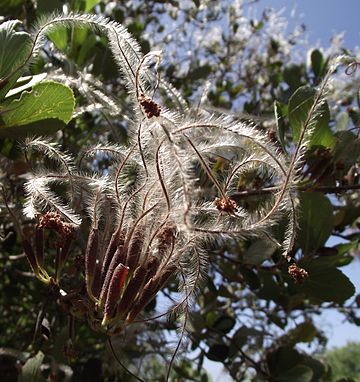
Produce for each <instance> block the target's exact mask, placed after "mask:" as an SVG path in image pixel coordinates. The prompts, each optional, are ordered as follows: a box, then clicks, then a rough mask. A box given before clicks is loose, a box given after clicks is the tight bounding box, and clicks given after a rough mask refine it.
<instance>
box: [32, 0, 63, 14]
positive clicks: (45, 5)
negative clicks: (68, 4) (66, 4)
mask: <svg viewBox="0 0 360 382" xmlns="http://www.w3.org/2000/svg"><path fill="white" fill-rule="evenodd" d="M62 6H63V4H62V1H61V0H37V2H36V10H37V12H39V13H51V12H54V11H61V10H62Z"/></svg>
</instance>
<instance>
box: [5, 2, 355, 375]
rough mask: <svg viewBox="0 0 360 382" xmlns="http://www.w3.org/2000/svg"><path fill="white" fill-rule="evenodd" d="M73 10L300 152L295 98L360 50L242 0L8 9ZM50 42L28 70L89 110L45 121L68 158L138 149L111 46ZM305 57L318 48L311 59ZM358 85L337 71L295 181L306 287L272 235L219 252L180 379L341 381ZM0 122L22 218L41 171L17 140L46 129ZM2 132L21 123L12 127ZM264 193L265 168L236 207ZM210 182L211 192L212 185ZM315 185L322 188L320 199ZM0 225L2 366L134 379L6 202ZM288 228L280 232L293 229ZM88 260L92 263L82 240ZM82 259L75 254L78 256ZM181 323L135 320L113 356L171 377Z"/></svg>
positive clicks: (181, 359)
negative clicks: (111, 144)
mask: <svg viewBox="0 0 360 382" xmlns="http://www.w3.org/2000/svg"><path fill="white" fill-rule="evenodd" d="M214 4H215V5H214ZM64 5H66V6H67V7H68V9H72V10H76V11H85V12H94V11H95V12H98V13H103V14H105V15H107V16H110V17H111V18H113V19H115V20H116V21H118V22H120V23H124V25H125V26H127V27H128V29H129V31H130V32H131V33H132V34H133V35H134V36H135V37H136V39H137V40H138V41H140V43H141V46H142V49H143V51H144V53H146V52H148V51H149V50H150V49H157V48H161V49H163V51H164V60H163V63H162V66H161V68H160V69H161V76H164V78H166V79H168V80H169V82H171V83H172V84H173V85H174V86H175V87H176V88H177V89H178V90H179V91H180V92H181V94H183V95H184V97H185V98H186V99H187V101H188V102H189V103H195V104H196V103H197V102H198V100H199V98H200V97H201V96H202V95H204V101H203V102H204V103H203V105H204V107H205V108H208V109H216V110H221V111H223V110H226V111H229V112H231V113H234V114H236V115H238V116H239V118H241V119H242V120H245V121H250V120H251V121H252V120H253V121H255V122H257V124H258V125H259V126H260V128H261V129H262V130H263V131H265V132H267V134H268V136H269V140H273V141H275V142H277V143H278V144H279V145H280V146H282V147H283V150H284V151H286V152H288V153H289V154H291V152H292V151H293V149H294V140H295V139H296V134H297V131H296V121H294V120H291V118H292V116H291V115H290V116H289V114H288V110H289V108H291V105H290V104H289V100H290V99H291V97H292V95H293V94H294V93H295V92H296V91H297V90H298V88H299V87H300V86H305V85H306V86H312V87H316V86H317V85H318V84H319V82H320V81H321V79H322V78H323V76H324V74H325V72H326V67H327V62H328V58H329V57H330V56H332V55H334V54H340V53H344V52H346V53H350V54H352V52H348V51H347V50H346V49H344V48H343V47H342V44H341V42H339V41H338V40H334V43H333V44H332V45H331V46H330V47H329V48H327V49H318V50H314V49H311V48H310V47H309V46H308V45H307V42H306V39H305V37H304V34H303V31H302V29H301V28H295V30H294V31H293V32H289V31H288V30H287V29H286V25H285V23H284V20H283V19H282V18H281V17H280V16H279V15H278V14H277V13H276V12H271V11H268V12H264V14H263V15H261V16H260V17H259V18H257V19H252V18H249V17H248V16H247V15H248V14H247V13H246V10H247V9H248V7H249V6H250V5H249V4H248V3H247V2H245V1H235V2H230V1H229V2H228V1H221V2H209V1H188V2H177V1H168V2H162V1H148V2H146V3H145V4H144V3H143V2H136V1H133V2H111V1H110V2H109V1H108V2H106V1H91V0H86V1H80V0H75V1H71V2H62V1H60V0H59V1H55V0H53V1H40V0H39V1H37V2H32V1H22V0H17V1H16V0H8V1H4V0H3V1H1V13H2V16H3V17H4V20H8V19H14V18H17V19H20V20H21V21H23V27H24V28H25V30H29V29H30V27H31V25H33V23H34V22H35V19H36V18H37V17H38V16H39V15H40V14H41V13H47V12H50V11H54V10H56V9H57V10H61V9H63V6H64ZM18 28H19V30H21V28H22V26H19V27H18ZM204 36H205V38H204ZM50 41H51V42H50V43H49V44H47V45H45V48H44V53H43V54H41V56H40V58H39V59H38V60H37V61H36V62H35V63H34V64H33V65H32V66H31V67H30V69H29V72H28V73H26V74H31V75H39V74H41V73H44V72H46V73H48V78H50V79H51V80H59V79H61V80H62V81H64V80H65V82H66V81H67V84H68V85H72V87H73V91H74V94H75V97H76V113H78V117H77V118H72V119H71V120H70V121H69V118H68V117H67V116H63V117H62V118H63V119H62V125H61V126H58V125H56V124H55V122H54V121H53V122H54V124H49V123H47V128H45V132H47V133H52V134H53V137H54V139H56V140H58V141H59V142H60V144H61V145H62V147H63V148H64V149H66V150H68V151H69V152H71V153H74V154H76V153H77V152H79V151H80V149H81V148H82V147H84V146H90V145H91V144H92V143H97V142H99V141H100V142H107V141H116V142H124V141H125V142H126V139H127V124H126V120H124V118H122V115H124V114H125V115H126V113H127V110H128V109H129V105H128V104H127V101H128V100H127V97H126V94H125V92H124V90H123V86H122V82H121V79H119V76H118V73H117V71H116V68H115V65H114V62H113V60H112V58H111V54H110V52H109V49H108V47H107V42H106V40H105V39H103V38H100V37H97V36H96V35H95V34H94V33H92V32H90V31H87V30H72V31H65V30H61V31H59V32H58V33H56V34H53V35H52V36H50ZM3 47H4V45H3ZM179 47H180V48H179ZM55 48H56V49H55ZM304 49H308V57H307V61H306V62H305V60H304V59H303V54H302V52H303V51H304ZM354 53H355V54H356V53H357V52H354ZM2 65H4V64H3V63H2ZM79 73H82V75H83V76H84V78H86V75H89V78H91V79H93V78H96V79H99V80H101V81H102V82H103V83H105V84H106V93H107V94H108V96H109V97H110V98H109V100H111V101H113V103H114V104H116V105H118V110H116V111H114V108H111V107H109V103H108V101H109V100H106V102H103V103H102V102H101V100H100V99H97V98H95V99H90V101H91V102H92V103H97V104H99V105H97V106H98V109H100V112H99V111H95V110H92V109H90V110H84V108H86V105H87V104H88V100H86V99H84V95H83V94H82V93H81V92H79V91H77V89H76V84H75V86H74V83H71V78H77V77H78V76H79ZM84 84H86V81H85V80H84ZM358 84H359V75H358V73H356V72H355V73H354V74H353V75H351V76H349V75H346V74H345V73H344V68H340V69H339V70H338V72H337V73H336V75H335V76H334V78H333V80H332V82H331V86H330V89H329V90H328V93H327V95H326V97H327V100H328V105H329V115H328V116H327V117H326V118H325V121H323V122H322V124H321V126H322V128H321V129H320V134H319V135H318V136H317V139H316V140H313V141H312V142H311V147H310V148H309V151H308V153H307V154H306V166H305V167H304V171H303V174H302V179H301V182H300V184H299V185H298V187H299V190H300V194H299V197H300V208H301V221H300V223H299V232H298V240H297V244H296V245H297V246H296V250H295V251H294V256H295V258H296V260H297V261H298V263H299V264H300V265H301V266H302V267H304V268H305V269H307V270H308V272H309V274H310V278H309V280H307V281H306V282H305V283H304V284H303V285H296V284H295V283H294V282H293V281H292V279H291V277H290V276H289V275H288V274H287V264H286V263H284V262H282V261H281V259H280V256H279V253H278V251H276V248H273V247H272V246H271V245H269V243H268V242H266V241H264V240H253V241H252V242H244V241H242V240H238V241H229V242H226V243H221V245H215V244H214V245H212V246H209V248H208V253H209V270H208V272H209V275H208V276H209V277H208V278H206V280H205V281H204V283H203V285H202V286H201V290H200V292H199V294H198V297H197V300H196V303H195V304H194V306H193V312H192V315H191V320H190V325H189V327H188V328H187V331H188V339H187V341H186V343H184V344H183V347H182V348H181V351H180V354H179V356H178V360H177V362H176V364H175V365H174V367H173V371H172V374H171V378H172V380H201V381H206V380H208V379H209V378H210V377H209V376H207V375H206V372H205V371H204V369H203V363H204V360H205V359H209V360H213V361H216V362H218V363H219V364H221V365H223V366H224V368H225V369H226V370H227V371H228V372H229V374H230V375H231V376H232V378H234V380H237V381H242V380H247V379H249V380H259V381H260V380H272V381H286V380H294V381H295V380H299V381H318V380H324V381H328V380H336V379H337V378H338V377H340V376H339V375H338V374H337V372H336V371H335V372H333V373H332V371H331V368H330V367H329V366H328V365H327V364H326V362H323V361H322V356H321V354H322V352H323V350H324V348H325V346H326V341H327V339H326V335H325V333H324V332H323V328H322V327H321V326H320V325H317V324H316V321H314V317H316V316H317V315H318V314H319V313H320V312H322V311H323V310H330V309H334V310H337V311H339V312H340V313H341V314H342V315H343V316H344V318H345V319H346V320H347V321H350V322H352V323H354V324H355V325H358V324H359V322H360V321H359V313H358V300H359V299H358V298H356V297H355V296H353V294H354V288H353V285H352V283H351V281H350V280H349V279H348V278H347V277H346V276H345V275H344V274H343V273H342V272H341V267H343V266H345V265H347V264H349V263H351V262H352V261H355V260H354V256H356V254H357V249H358V239H359V232H358V225H357V220H358V216H359V212H360V209H359V208H360V206H359V203H358V192H357V189H358V188H359V179H358V173H357V170H358V163H357V162H358V156H359V154H360V145H359V141H358V128H359V117H360V115H359V104H358ZM36 86H39V85H36ZM92 96H93V95H92ZM92 96H91V97H92ZM300 96H301V93H300ZM89 97H90V96H89ZM48 98H49V97H48ZM50 98H51V97H50ZM274 102H276V104H275V105H276V107H275V110H276V115H277V118H276V117H275V116H274ZM293 102H294V98H293ZM296 102H298V101H296ZM297 105H298V104H297V103H296V105H295V106H297ZM29 107H30V106H26V107H25V109H28V108H29ZM35 110H36V108H34V110H30V114H31V115H33V112H34V111H35ZM53 110H54V109H53ZM84 111H85V112H84ZM1 117H2V120H1V127H0V132H1V134H2V139H1V141H0V150H1V155H2V159H1V160H2V174H1V177H2V183H3V185H4V187H5V188H6V192H7V194H8V196H9V198H10V199H11V200H12V201H13V202H14V203H15V205H16V207H17V208H18V210H19V211H20V208H21V205H22V202H23V190H22V184H23V178H24V174H25V173H26V172H27V171H28V170H29V169H28V168H26V162H25V161H24V159H23V157H22V153H21V150H19V146H18V144H17V142H16V138H18V137H19V136H20V135H23V134H24V130H25V133H27V132H30V133H31V134H34V133H39V132H40V131H42V130H41V129H42V128H43V126H41V124H39V123H37V122H36V121H35V122H36V123H35V125H34V124H32V123H33V122H34V121H31V120H29V119H27V120H26V121H25V122H26V123H25V122H24V123H22V122H19V121H18V120H16V118H15V117H16V116H12V117H13V118H15V119H11V118H10V117H11V115H9V114H6V113H3V114H2V115H1ZM48 117H49V118H48V119H50V118H52V117H54V116H53V115H50V116H48ZM14 120H15V122H14ZM68 122H69V123H68ZM65 123H67V126H66V127H64V125H65ZM4 126H5V128H6V129H9V128H13V127H14V126H15V127H17V128H18V129H17V130H15V129H12V130H11V132H10V131H9V130H7V131H5V130H4V129H5V128H4ZM19 126H20V127H22V128H19ZM49 126H50V127H51V129H49ZM59 128H62V129H61V130H59ZM46 129H49V130H46ZM50 130H55V131H57V132H56V133H55V134H54V133H53V131H50ZM42 132H43V131H42ZM108 165H109V163H107V161H106V159H104V160H102V161H98V162H97V163H94V164H93V166H95V167H98V168H99V169H106V168H107V166H108ZM218 165H219V166H221V164H218ZM265 186H266V184H263V182H262V179H259V177H258V175H257V174H248V177H247V178H245V179H243V182H242V184H239V187H238V192H239V195H238V198H239V202H240V203H245V205H246V206H247V207H249V206H250V207H251V205H252V204H253V205H254V208H256V205H257V203H259V200H260V201H261V197H262V193H263V191H262V190H263V188H264V187H265ZM202 187H203V188H204V190H205V191H206V190H207V187H208V184H207V182H206V178H205V179H203V182H202ZM314 190H317V191H321V192H317V191H316V192H309V191H314ZM326 195H328V196H326ZM22 223H23V225H24V227H25V228H24V229H26V227H27V226H29V227H30V222H29V221H26V220H24V221H23V222H22ZM1 227H2V231H3V233H4V237H5V240H4V241H3V242H2V251H1V264H0V266H1V274H2V275H3V277H2V278H1V282H0V290H1V293H0V305H1V307H2V314H1V317H0V327H1V339H0V341H1V342H0V346H1V353H0V355H1V364H0V366H1V372H2V375H5V378H6V380H9V381H10V380H17V378H18V374H19V369H21V367H20V366H19V365H24V366H23V368H22V372H21V373H20V376H19V379H20V380H21V378H22V380H31V377H29V375H31V374H32V373H35V374H36V373H39V375H38V377H36V378H38V380H40V378H41V376H40V371H39V370H40V365H43V370H42V371H43V372H42V374H43V375H47V376H52V378H55V377H54V376H55V375H56V376H57V377H56V378H57V379H58V380H66V378H72V380H75V381H81V380H84V381H85V380H86V381H89V380H94V381H97V380H121V381H127V380H131V378H132V377H130V376H129V375H128V374H127V373H126V372H125V371H124V370H123V369H122V368H121V367H119V365H118V364H117V362H116V360H115V359H114V357H113V355H112V354H111V351H110V350H109V348H108V345H107V342H106V338H105V337H104V336H102V335H99V334H96V333H94V332H92V331H91V330H90V329H89V328H88V327H87V326H86V325H84V324H82V323H81V322H77V323H76V331H75V335H73V336H72V337H69V333H68V332H69V331H68V317H67V316H66V314H65V313H64V312H63V311H62V310H61V309H59V307H58V305H57V304H56V302H55V301H53V300H52V297H51V294H50V293H49V291H48V290H47V289H46V288H44V287H43V286H42V285H39V284H40V283H39V282H38V281H36V280H34V278H33V277H32V275H31V273H30V272H29V266H28V263H27V262H26V260H25V258H24V256H22V255H21V253H22V249H21V248H20V244H19V238H18V237H17V236H16V234H15V230H14V227H13V223H12V222H11V220H10V219H9V216H8V214H7V212H6V210H5V209H4V208H2V210H1ZM282 229H283V228H282V227H281V226H280V227H279V231H280V232H278V234H279V235H280V236H281V230H282ZM29 230H30V228H29ZM84 230H86V228H84ZM9 233H12V234H10V235H9ZM330 236H337V237H341V238H342V239H343V242H344V244H328V243H329V242H328V239H329V237H330ZM333 243H334V242H333ZM335 243H336V242H335ZM77 251H78V252H77V254H81V251H82V248H81V243H80V245H79V248H78V249H77ZM75 258H76V254H74V255H73V258H72V260H75ZM77 271H78V270H77V269H76V264H75V261H72V262H71V263H70V264H69V270H68V272H69V274H70V275H71V273H72V272H77ZM174 293H176V285H172V284H170V285H169V286H167V287H166V288H165V290H164V296H162V297H159V298H158V299H157V301H154V303H153V304H152V306H150V307H148V309H149V310H154V309H159V307H158V305H162V304H164V302H163V301H164V299H165V296H169V295H172V294H174ZM178 327H179V322H177V321H171V320H159V321H158V322H151V323H149V324H142V325H137V326H134V327H131V328H130V329H129V330H128V331H127V332H126V334H124V335H123V336H120V337H119V338H117V339H115V340H114V345H115V349H116V353H117V354H118V355H119V357H120V359H121V360H122V362H123V363H125V364H126V365H127V366H128V367H129V368H130V369H131V370H132V371H133V372H134V373H136V374H139V375H142V376H143V377H144V378H145V379H146V380H162V379H163V378H164V376H165V374H166V373H165V372H164V369H166V365H167V364H168V363H169V359H170V358H171V354H172V352H173V349H174V347H175V346H176V341H177V329H178ZM299 344H311V349H313V350H314V352H315V354H320V355H315V356H313V355H310V354H307V353H305V352H304V351H303V349H304V347H303V346H300V347H299V346H298V345H299ZM39 351H41V353H39ZM308 353H309V352H308ZM43 355H45V356H43ZM19 362H20V363H19ZM334 370H336V367H334ZM342 377H344V376H342ZM345 377H351V376H350V375H349V376H345ZM48 378H50V377H48ZM296 378H297V379H296ZM354 378H355V377H354ZM35 380H37V379H35Z"/></svg>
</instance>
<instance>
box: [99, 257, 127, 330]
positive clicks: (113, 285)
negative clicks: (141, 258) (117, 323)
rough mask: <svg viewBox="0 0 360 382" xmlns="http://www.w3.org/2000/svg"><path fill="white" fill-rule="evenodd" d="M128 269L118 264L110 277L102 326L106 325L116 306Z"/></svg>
mask: <svg viewBox="0 0 360 382" xmlns="http://www.w3.org/2000/svg"><path fill="white" fill-rule="evenodd" d="M128 271H129V268H128V267H127V266H125V265H123V264H119V265H118V266H117V267H116V268H115V271H114V273H113V275H112V277H111V281H110V284H109V290H108V293H107V296H106V302H105V308H104V319H103V321H102V325H106V324H107V322H108V320H109V319H111V318H112V316H113V314H114V312H115V309H116V305H117V303H118V301H119V298H120V295H121V292H122V287H123V285H124V283H125V279H126V276H127V274H128Z"/></svg>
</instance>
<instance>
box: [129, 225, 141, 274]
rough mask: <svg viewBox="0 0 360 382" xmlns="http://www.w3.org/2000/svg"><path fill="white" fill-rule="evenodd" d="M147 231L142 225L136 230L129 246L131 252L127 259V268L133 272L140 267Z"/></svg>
mask: <svg viewBox="0 0 360 382" xmlns="http://www.w3.org/2000/svg"><path fill="white" fill-rule="evenodd" d="M144 231H145V229H144V226H142V225H140V226H138V227H137V228H136V229H135V232H134V234H133V237H132V239H131V243H130V246H129V251H128V254H127V258H126V266H128V267H129V268H130V269H131V270H135V269H136V268H137V266H138V263H139V259H140V256H141V249H142V247H143V245H144V239H145V232H144Z"/></svg>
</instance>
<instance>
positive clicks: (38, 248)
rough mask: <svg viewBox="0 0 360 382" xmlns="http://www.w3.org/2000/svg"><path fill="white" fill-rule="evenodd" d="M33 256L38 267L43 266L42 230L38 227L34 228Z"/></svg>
mask: <svg viewBox="0 0 360 382" xmlns="http://www.w3.org/2000/svg"><path fill="white" fill-rule="evenodd" d="M35 255H36V261H37V263H38V265H39V267H41V268H42V267H43V266H44V229H43V228H42V227H39V226H38V225H37V226H36V228H35Z"/></svg>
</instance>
